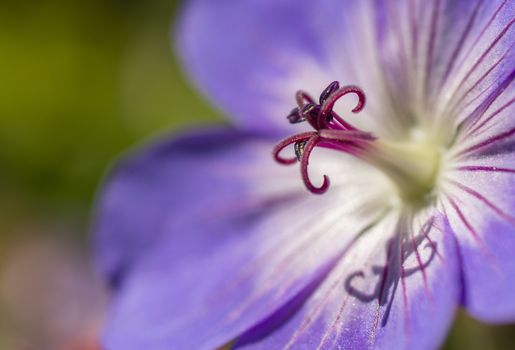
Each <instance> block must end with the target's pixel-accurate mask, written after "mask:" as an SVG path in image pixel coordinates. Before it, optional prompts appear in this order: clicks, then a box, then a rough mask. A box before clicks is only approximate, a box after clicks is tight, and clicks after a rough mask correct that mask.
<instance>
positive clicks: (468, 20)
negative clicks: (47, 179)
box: [96, 0, 515, 350]
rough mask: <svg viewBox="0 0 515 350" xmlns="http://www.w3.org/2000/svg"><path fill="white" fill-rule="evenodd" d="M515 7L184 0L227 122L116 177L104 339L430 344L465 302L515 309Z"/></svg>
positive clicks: (471, 308) (103, 248)
mask: <svg viewBox="0 0 515 350" xmlns="http://www.w3.org/2000/svg"><path fill="white" fill-rule="evenodd" d="M514 7H515V2H513V1H511V0H495V1H486V0H434V1H422V0H419V1H417V0H413V1H410V0H399V1H387V0H384V1H381V0H375V1H363V0H359V1H358V0H356V1H351V0H349V1H341V0H339V1H336V0H284V1H270V0H249V1H236V0H218V1H213V0H193V1H190V2H189V3H188V5H187V6H186V8H185V10H184V12H183V14H182V20H181V25H180V28H179V29H180V30H179V33H178V49H179V52H180V54H181V55H182V58H183V61H184V64H185V66H186V68H187V69H188V70H189V72H190V74H191V77H192V78H193V79H194V80H195V81H196V82H197V83H198V84H199V87H200V88H201V89H202V91H203V92H204V93H206V94H207V95H208V96H209V97H211V98H212V99H213V101H215V103H216V104H217V105H218V106H219V107H220V108H222V109H223V110H224V111H225V112H226V113H227V115H229V116H231V117H232V118H233V121H234V123H235V124H234V125H235V126H233V127H218V128H210V129H204V130H200V131H195V132H190V133H188V134H186V135H181V136H175V137H171V138H170V139H167V138H165V139H163V140H160V141H158V142H156V143H154V144H153V145H150V146H148V147H146V148H144V149H142V150H139V151H137V152H135V153H134V154H133V155H132V156H131V157H129V158H128V159H126V160H124V161H122V162H120V163H119V164H118V166H117V168H116V169H115V171H114V172H113V174H112V175H111V177H110V178H109V179H108V181H107V183H106V185H105V187H104V189H103V192H102V194H101V197H100V203H99V212H98V221H97V225H96V243H97V252H98V262H99V264H100V266H101V268H102V270H103V272H104V274H105V275H106V276H107V278H108V279H109V280H110V282H111V284H112V286H113V288H114V289H115V296H114V301H113V306H112V309H111V313H110V321H109V323H108V326H107V328H106V331H105V337H104V343H105V346H106V348H107V349H124V350H128V349H129V350H130V349H153V350H159V349H163V350H164V349H166V350H168V349H215V348H220V347H222V348H224V349H229V348H233V347H245V348H248V349H317V348H320V349H333V348H343V349H354V348H358V349H361V348H379V349H408V348H417V349H432V348H436V347H437V346H438V345H439V344H440V343H441V341H442V339H443V338H444V336H445V333H446V331H447V330H448V328H449V326H450V324H451V322H452V319H453V315H454V313H455V311H456V308H457V307H458V306H463V307H465V308H466V309H467V310H468V312H469V313H470V314H471V315H472V316H474V317H476V318H477V319H479V320H482V321H485V322H492V323H497V322H509V321H513V320H515V297H514V294H513V288H514V287H515V256H514V254H513V252H514V251H515V215H514V212H515V186H514V184H515V139H514V135H515V118H513V115H511V113H513V107H512V102H513V92H514V90H513V85H512V81H513V76H514V64H513V62H514V50H513V43H514V36H515V34H514V30H513V28H512V25H513V22H514V13H515V8H514ZM332 82H333V83H332ZM337 82H339V83H337ZM340 84H341V85H340ZM318 96H320V97H319V98H317V97H318ZM292 108H293V110H292ZM352 112H355V113H352ZM285 117H286V118H285ZM281 139H282V140H283V141H280V140H281ZM272 152H273V157H272V156H271V153H272ZM288 152H289V153H288ZM274 158H275V160H274ZM299 168H300V171H299ZM306 188H307V189H306Z"/></svg>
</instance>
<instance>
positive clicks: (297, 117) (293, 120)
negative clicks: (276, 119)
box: [286, 107, 306, 124]
mask: <svg viewBox="0 0 515 350" xmlns="http://www.w3.org/2000/svg"><path fill="white" fill-rule="evenodd" d="M286 118H287V119H288V120H289V121H290V124H297V123H302V122H303V121H305V120H306V118H305V117H304V116H303V115H302V114H301V113H300V111H299V107H295V108H294V109H292V111H291V112H290V114H288V116H287V117H286Z"/></svg>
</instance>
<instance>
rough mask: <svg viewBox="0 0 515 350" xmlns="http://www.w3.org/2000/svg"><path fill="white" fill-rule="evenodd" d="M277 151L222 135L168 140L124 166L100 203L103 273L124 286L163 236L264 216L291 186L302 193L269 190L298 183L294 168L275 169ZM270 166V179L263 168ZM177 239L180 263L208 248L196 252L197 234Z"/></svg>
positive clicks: (207, 133)
mask: <svg viewBox="0 0 515 350" xmlns="http://www.w3.org/2000/svg"><path fill="white" fill-rule="evenodd" d="M270 150H271V145H270V143H269V142H268V141H265V140H261V139H258V138H256V137H253V136H252V135H249V134H245V133H242V132H237V131H233V130H227V129H222V128H220V129H211V130H204V131H200V132H194V133H189V134H187V135H183V136H180V137H177V138H172V139H169V138H164V139H163V140H161V141H159V142H156V143H155V144H153V145H149V146H148V147H146V148H144V149H143V150H138V151H137V152H135V154H134V156H133V157H131V158H126V159H125V160H123V161H121V162H120V163H119V164H118V165H117V166H116V167H115V169H114V171H113V173H112V174H111V175H110V176H109V178H108V179H107V181H106V184H105V185H104V188H103V190H102V192H101V193H102V195H101V197H100V198H99V203H98V214H97V220H96V225H95V232H96V236H95V239H96V248H97V250H96V251H97V257H98V259H97V261H98V262H99V265H100V268H101V270H102V271H103V272H104V273H105V274H106V275H107V276H108V277H109V279H110V280H111V281H112V282H113V283H114V284H117V282H118V280H120V279H122V278H123V275H124V274H125V272H126V270H128V269H130V268H131V266H132V265H133V264H134V263H135V262H136V261H138V260H139V259H140V258H141V257H142V256H144V255H145V254H146V253H147V252H148V251H149V250H150V249H151V248H152V247H154V246H156V245H158V244H159V243H160V242H161V240H162V237H163V235H166V234H168V233H169V232H181V231H182V230H184V228H187V227H188V225H189V224H191V223H192V222H195V221H197V220H199V219H200V218H202V220H210V219H211V217H216V216H217V215H227V213H228V212H229V213H231V214H233V213H234V214H237V213H239V212H240V211H241V210H243V209H245V210H249V211H254V212H256V213H257V212H259V210H261V209H260V208H263V207H265V206H266V205H267V204H268V205H273V202H274V201H275V200H279V199H281V198H283V197H284V196H285V195H287V194H288V192H290V193H291V191H290V190H291V189H292V186H293V187H294V186H295V185H299V186H297V188H296V189H299V188H300V184H298V183H296V182H290V183H289V184H286V185H284V184H283V186H282V187H281V186H279V187H273V186H274V184H273V183H272V184H270V182H269V181H268V180H269V178H268V177H269V176H272V177H278V178H284V174H285V173H288V174H290V173H293V174H295V175H292V176H297V174H296V171H295V169H294V168H285V167H280V166H277V165H276V164H274V163H273V161H272V157H271V156H270ZM263 164H266V166H267V171H268V172H264V171H263V169H262V168H261V169H260V168H259V167H263ZM230 169H234V171H230ZM301 190H302V189H301ZM224 235H225V233H224V232H219V233H218V236H213V237H211V238H209V237H203V238H202V242H204V243H206V242H205V241H204V239H211V240H212V241H214V242H216V241H217V240H222V239H223V238H224ZM175 239H177V243H176V244H174V245H173V246H172V249H174V247H175V250H177V251H174V252H170V254H172V255H173V256H175V255H177V254H180V255H181V256H183V255H188V254H193V253H197V250H199V249H200V250H202V249H205V248H206V246H207V243H206V244H198V245H197V239H198V237H196V236H193V235H192V234H189V235H180V234H176V237H175ZM179 247H180V248H179Z"/></svg>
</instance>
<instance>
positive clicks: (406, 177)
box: [273, 81, 440, 205]
mask: <svg viewBox="0 0 515 350" xmlns="http://www.w3.org/2000/svg"><path fill="white" fill-rule="evenodd" d="M346 95H355V96H356V97H357V103H356V105H355V107H354V108H353V109H352V112H353V113H359V112H361V111H362V110H363V109H364V108H365V104H366V96H365V93H364V91H363V90H362V89H360V88H359V87H357V86H352V85H349V86H340V84H339V83H338V82H337V81H334V82H332V83H331V84H329V85H328V86H327V87H326V88H325V89H324V90H323V91H322V93H321V94H320V97H319V98H318V101H315V99H313V98H312V97H311V96H310V95H309V94H308V93H306V92H305V91H302V90H300V91H298V92H297V93H296V94H295V100H296V104H297V105H296V107H295V108H294V109H293V110H292V111H291V112H290V113H289V114H288V115H287V120H288V121H289V122H290V123H291V124H300V123H306V124H308V125H309V128H310V129H311V130H310V131H306V132H301V133H298V134H295V135H292V136H289V137H287V138H285V139H284V140H282V141H280V142H279V143H278V144H277V145H276V146H275V147H274V150H273V157H274V159H275V160H276V161H277V162H278V163H280V164H283V165H292V164H295V163H300V173H301V177H302V181H303V183H304V185H305V187H306V188H307V189H308V190H309V191H310V192H312V193H314V194H323V193H325V192H326V191H327V190H328V189H329V187H330V180H329V177H328V176H327V175H324V176H323V180H322V184H321V185H320V186H316V185H314V184H313V182H312V181H311V179H310V177H309V173H308V166H309V162H310V158H311V155H312V153H313V150H314V149H315V148H316V147H322V148H328V149H331V150H334V151H337V152H344V153H346V154H349V155H352V156H354V157H356V158H359V159H360V160H363V161H364V162H366V163H368V164H370V165H372V166H374V167H376V168H378V169H379V170H381V172H383V173H384V174H385V175H386V176H387V177H388V178H389V179H390V180H391V182H392V183H393V184H394V185H395V186H394V187H395V188H396V189H397V194H398V195H399V197H400V198H401V199H402V200H403V202H409V203H415V204H417V205H419V204H421V203H424V202H427V200H428V198H430V197H431V195H432V193H433V192H434V189H435V187H436V185H437V179H438V170H439V167H440V165H439V164H440V154H439V149H438V145H436V144H435V143H432V142H430V141H427V140H424V139H420V138H417V139H412V138H406V139H404V140H387V139H380V138H378V137H376V136H375V135H374V134H373V133H370V132H367V131H364V130H360V129H359V128H357V127H355V126H354V125H352V124H351V123H350V122H349V121H348V120H346V118H343V117H342V116H340V115H339V114H337V113H336V112H335V111H334V106H335V104H336V102H337V101H338V100H339V99H341V98H342V97H344V96H346ZM412 134H413V133H412ZM289 146H292V147H293V151H294V156H293V157H283V156H282V155H281V153H282V151H283V150H284V149H285V148H287V147H289Z"/></svg>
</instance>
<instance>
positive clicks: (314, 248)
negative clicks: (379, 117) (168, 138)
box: [98, 131, 383, 349]
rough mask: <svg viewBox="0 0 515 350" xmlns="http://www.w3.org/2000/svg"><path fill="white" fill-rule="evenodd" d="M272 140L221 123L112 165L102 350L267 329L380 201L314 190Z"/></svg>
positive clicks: (104, 218)
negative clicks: (285, 163) (109, 304)
mask: <svg viewBox="0 0 515 350" xmlns="http://www.w3.org/2000/svg"><path fill="white" fill-rule="evenodd" d="M271 148H272V145H271V144H270V143H269V142H268V141H266V140H262V139H256V138H253V137H251V136H248V135H244V134H241V133H235V132H229V131H217V132H211V133H204V134H201V135H198V134H196V135H193V136H189V137H184V138H182V139H179V140H175V141H173V142H165V143H160V144H158V145H156V146H153V147H150V148H149V149H147V150H145V151H143V152H139V153H138V154H137V156H136V158H134V159H132V160H129V161H126V162H125V163H124V164H123V165H122V166H121V167H119V169H118V171H117V172H116V173H115V175H114V176H112V177H111V182H110V184H109V185H108V186H107V187H106V188H107V191H106V195H105V196H104V197H103V200H102V201H101V204H102V205H101V210H100V221H99V224H98V227H99V234H98V249H99V256H100V262H101V263H102V264H103V265H102V266H103V269H104V270H105V271H106V272H107V273H108V274H109V275H110V276H111V278H112V279H115V280H116V282H118V284H119V285H121V286H122V288H119V289H118V291H117V293H116V294H115V300H114V301H115V302H114V306H113V309H112V312H111V318H110V322H109V324H108V326H107V330H106V335H105V345H106V347H107V348H123V349H141V348H151V349H169V348H177V349H184V348H206V349H212V348H216V347H218V346H221V345H223V344H225V343H227V342H229V341H231V340H232V339H234V338H236V337H237V336H240V335H242V334H248V332H249V331H250V330H253V329H254V330H255V329H257V328H260V331H259V332H264V333H267V332H268V331H269V328H270V327H272V328H274V327H275V326H274V325H275V324H276V323H281V322H282V321H281V319H282V317H284V316H281V315H288V314H291V313H293V312H294V311H295V310H296V309H297V308H298V307H300V305H301V304H302V302H303V301H304V300H305V299H306V298H307V297H309V295H310V294H311V293H313V291H314V290H315V289H316V287H317V286H318V285H319V284H320V283H322V281H323V280H324V277H325V276H326V274H328V273H329V272H330V271H331V269H332V267H333V266H334V264H335V263H336V262H337V261H339V260H338V259H339V258H340V257H341V256H342V254H344V252H345V251H346V249H347V247H348V246H349V245H350V244H351V242H352V241H353V239H354V237H355V235H356V233H357V232H359V231H360V230H362V229H363V227H365V226H367V225H369V224H370V223H371V221H372V220H375V219H376V218H377V216H378V215H379V213H378V212H379V211H382V210H383V208H382V207H381V206H378V208H369V209H368V210H366V212H364V213H360V212H359V209H360V208H361V209H363V208H362V206H361V204H363V203H374V201H375V198H377V197H376V195H377V193H375V190H370V189H368V188H365V189H360V188H357V187H353V188H347V186H344V187H343V190H336V189H337V188H338V187H337V182H336V183H335V190H334V191H332V192H331V194H327V195H325V196H313V195H311V194H310V193H309V192H308V191H306V190H305V188H303V185H302V182H301V181H300V179H299V174H298V168H296V167H280V166H277V165H276V164H274V163H273V161H272V160H271V159H272V157H271V155H270V149H271ZM329 160H330V159H329ZM329 163H330V164H337V163H335V162H334V161H330V162H329ZM342 166H343V167H344V168H345V167H346V165H345V164H343V165H342ZM358 169H359V165H358V166H356V168H355V170H354V172H353V174H352V176H354V174H356V171H358ZM367 176H371V175H366V174H365V175H364V176H362V178H363V181H370V180H369V179H367ZM375 176H377V174H376V175H375ZM371 196H372V197H371ZM149 235H150V236H149ZM269 319H274V322H265V321H266V320H269ZM263 324H265V325H266V327H262V326H260V325H263ZM263 328H264V329H263Z"/></svg>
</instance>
